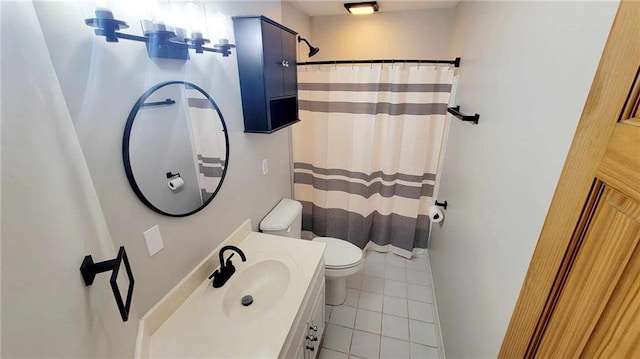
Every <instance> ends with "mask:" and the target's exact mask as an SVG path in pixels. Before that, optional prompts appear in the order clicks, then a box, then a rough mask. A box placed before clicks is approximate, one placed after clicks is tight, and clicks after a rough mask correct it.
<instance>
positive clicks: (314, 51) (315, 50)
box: [298, 36, 320, 57]
mask: <svg viewBox="0 0 640 359" xmlns="http://www.w3.org/2000/svg"><path fill="white" fill-rule="evenodd" d="M301 41H304V42H305V43H306V44H307V46H309V57H311V56H313V55H315V54H317V53H318V52H320V48H319V47H313V46H311V44H310V43H309V41H307V39H305V38H304V37H300V36H298V42H301Z"/></svg>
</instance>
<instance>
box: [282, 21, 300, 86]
mask: <svg viewBox="0 0 640 359" xmlns="http://www.w3.org/2000/svg"><path fill="white" fill-rule="evenodd" d="M296 41H297V35H294V34H292V33H290V32H287V31H282V57H283V58H284V60H285V61H286V62H287V66H285V67H284V68H283V69H284V71H283V76H284V96H295V95H297V94H298V71H297V65H296V61H297V60H296V59H297V56H296Z"/></svg>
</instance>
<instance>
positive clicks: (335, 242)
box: [260, 198, 364, 305]
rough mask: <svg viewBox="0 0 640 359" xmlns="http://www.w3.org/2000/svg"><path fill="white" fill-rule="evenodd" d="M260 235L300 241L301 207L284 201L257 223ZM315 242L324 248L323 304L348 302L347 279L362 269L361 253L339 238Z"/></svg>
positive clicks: (317, 238) (319, 238) (297, 203)
mask: <svg viewBox="0 0 640 359" xmlns="http://www.w3.org/2000/svg"><path fill="white" fill-rule="evenodd" d="M260 230H261V231H262V232H263V233H267V234H274V235H277V236H285V237H291V238H301V237H302V204H301V203H300V202H298V201H294V200H292V199H288V198H284V199H282V200H281V201H280V202H279V203H278V205H277V206H276V207H275V208H274V209H273V210H271V212H269V214H268V215H267V216H266V217H265V218H264V219H263V220H262V222H260ZM312 241H315V242H321V243H325V244H326V245H327V247H326V250H325V253H324V266H325V272H324V273H325V284H326V289H325V302H326V304H329V305H340V304H342V303H344V301H345V299H347V277H348V276H350V275H352V274H355V273H357V272H359V271H360V270H361V269H362V267H364V260H363V257H362V250H361V249H360V248H358V247H357V246H355V245H353V244H351V243H349V242H347V241H345V240H342V239H338V238H332V237H316V238H314V239H312Z"/></svg>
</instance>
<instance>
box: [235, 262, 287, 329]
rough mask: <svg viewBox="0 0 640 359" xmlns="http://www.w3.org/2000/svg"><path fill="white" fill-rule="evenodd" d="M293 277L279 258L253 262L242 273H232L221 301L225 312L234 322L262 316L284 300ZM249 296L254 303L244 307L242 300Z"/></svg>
mask: <svg viewBox="0 0 640 359" xmlns="http://www.w3.org/2000/svg"><path fill="white" fill-rule="evenodd" d="M290 277H291V274H290V269H289V266H287V263H284V262H283V261H282V260H280V259H265V260H262V261H259V262H254V263H252V264H250V265H249V266H248V267H246V268H245V269H244V270H243V271H242V272H239V273H238V272H236V273H234V274H233V276H232V277H231V279H230V280H229V282H228V283H227V286H228V289H227V292H226V293H225V294H224V299H223V300H222V310H223V312H224V314H225V315H226V316H227V317H229V318H231V319H238V318H242V319H248V320H251V319H252V318H257V317H260V316H262V315H264V314H266V313H268V312H269V310H270V309H272V308H273V307H274V305H275V304H276V303H277V302H278V301H279V300H280V299H281V298H282V296H283V295H284V294H285V293H286V291H287V287H288V286H289V278H290ZM246 295H250V296H251V297H252V298H253V303H251V304H250V305H248V306H244V305H242V297H244V296H246Z"/></svg>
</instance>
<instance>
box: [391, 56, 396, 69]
mask: <svg viewBox="0 0 640 359" xmlns="http://www.w3.org/2000/svg"><path fill="white" fill-rule="evenodd" d="M394 61H395V60H394V59H391V70H393V63H394Z"/></svg>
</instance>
